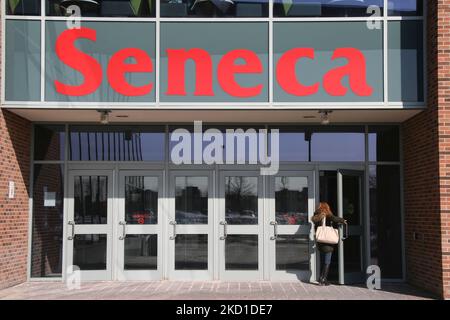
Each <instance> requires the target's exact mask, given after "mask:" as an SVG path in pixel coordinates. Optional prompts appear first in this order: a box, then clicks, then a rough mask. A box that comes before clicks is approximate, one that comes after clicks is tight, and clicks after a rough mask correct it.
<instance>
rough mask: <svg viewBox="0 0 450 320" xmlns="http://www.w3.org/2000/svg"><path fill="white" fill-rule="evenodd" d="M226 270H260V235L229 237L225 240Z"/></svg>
mask: <svg viewBox="0 0 450 320" xmlns="http://www.w3.org/2000/svg"><path fill="white" fill-rule="evenodd" d="M225 269H226V270H258V235H236V234H233V235H228V236H227V238H226V240H225Z"/></svg>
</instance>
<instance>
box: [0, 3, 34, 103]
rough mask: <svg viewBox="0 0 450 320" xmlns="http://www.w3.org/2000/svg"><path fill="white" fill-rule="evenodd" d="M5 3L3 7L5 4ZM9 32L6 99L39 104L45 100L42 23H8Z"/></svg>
mask: <svg viewBox="0 0 450 320" xmlns="http://www.w3.org/2000/svg"><path fill="white" fill-rule="evenodd" d="M1 3H2V4H3V1H2V2H1ZM5 29H6V32H5V38H4V39H5V40H4V41H5V46H4V50H5V57H6V59H5V61H6V63H5V69H4V70H5V80H4V81H5V87H4V88H5V100H8V101H39V100H40V99H41V89H40V88H41V74H40V72H41V71H40V70H41V56H40V54H41V42H40V37H41V25H40V22H39V21H38V20H34V21H33V20H28V19H27V20H16V19H14V20H6V21H5ZM2 31H3V30H2ZM2 58H3V57H2Z"/></svg>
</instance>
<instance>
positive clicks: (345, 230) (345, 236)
mask: <svg viewBox="0 0 450 320" xmlns="http://www.w3.org/2000/svg"><path fill="white" fill-rule="evenodd" d="M342 226H343V227H342V228H344V231H343V235H342V241H344V240H345V239H347V238H348V225H347V224H345V223H344V224H343V225H342Z"/></svg>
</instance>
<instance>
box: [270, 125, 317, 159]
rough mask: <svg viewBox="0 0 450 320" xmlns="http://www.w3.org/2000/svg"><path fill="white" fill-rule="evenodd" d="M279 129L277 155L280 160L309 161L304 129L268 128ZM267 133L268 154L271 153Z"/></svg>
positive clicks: (307, 143)
mask: <svg viewBox="0 0 450 320" xmlns="http://www.w3.org/2000/svg"><path fill="white" fill-rule="evenodd" d="M272 129H279V130H280V132H279V141H278V145H279V157H280V159H279V160H280V161H286V162H289V161H303V162H306V161H309V141H308V136H307V135H306V134H305V132H304V131H300V130H298V129H287V128H277V127H271V128H269V132H270V130H272ZM270 137H271V136H270V134H269V142H268V143H269V155H270V154H271V150H272V148H271V140H270Z"/></svg>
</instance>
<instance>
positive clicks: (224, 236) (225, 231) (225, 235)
mask: <svg viewBox="0 0 450 320" xmlns="http://www.w3.org/2000/svg"><path fill="white" fill-rule="evenodd" d="M220 225H221V226H223V236H221V237H220V240H225V239H226V238H227V236H228V230H227V225H228V223H227V222H226V221H220Z"/></svg>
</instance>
